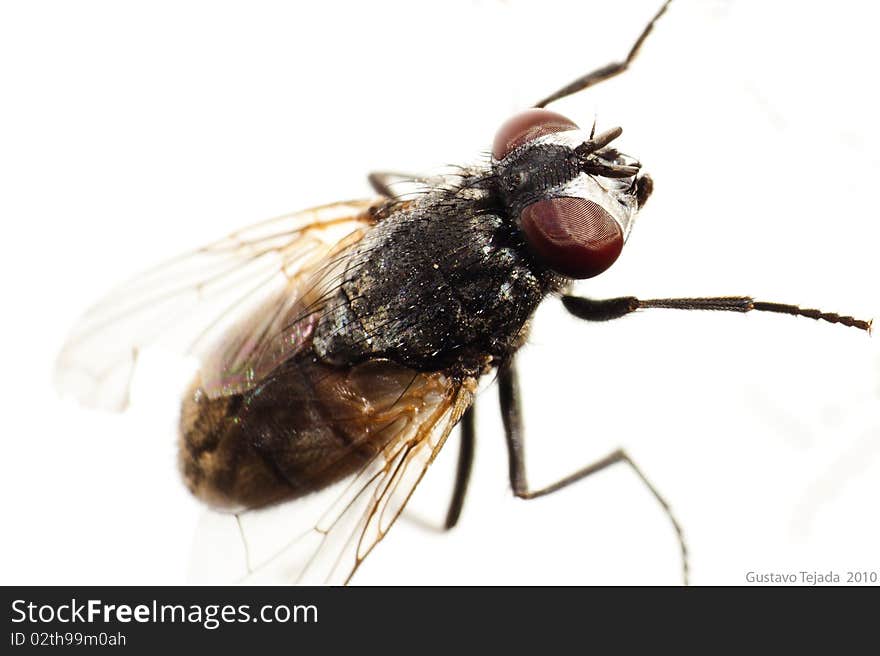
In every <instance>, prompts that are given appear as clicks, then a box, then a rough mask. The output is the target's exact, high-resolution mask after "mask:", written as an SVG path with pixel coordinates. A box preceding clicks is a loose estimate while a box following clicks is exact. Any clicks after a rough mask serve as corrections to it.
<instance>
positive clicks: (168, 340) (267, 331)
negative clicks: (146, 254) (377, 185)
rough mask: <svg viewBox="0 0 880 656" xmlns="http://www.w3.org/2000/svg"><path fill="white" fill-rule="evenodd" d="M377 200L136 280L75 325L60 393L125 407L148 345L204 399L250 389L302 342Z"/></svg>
mask: <svg viewBox="0 0 880 656" xmlns="http://www.w3.org/2000/svg"><path fill="white" fill-rule="evenodd" d="M382 202H383V201H382V200H361V201H350V202H343V203H335V204H332V205H325V206H322V207H318V208H315V209H311V210H306V211H304V212H297V213H294V214H289V215H285V216H281V217H277V218H275V219H270V220H269V221H265V222H263V223H259V224H257V225H254V226H252V227H250V228H245V229H243V230H240V231H237V232H234V233H232V234H231V235H229V236H228V237H226V238H224V239H221V240H219V241H216V242H214V243H212V244H209V245H207V246H205V247H203V248H200V249H198V250H195V251H192V252H190V253H187V254H185V255H182V256H180V257H177V258H174V259H173V260H170V261H168V262H166V263H165V264H162V265H160V266H158V267H156V268H154V269H152V270H149V271H146V272H144V273H142V274H141V275H140V276H137V277H135V278H134V279H133V280H131V281H129V282H128V283H126V284H124V285H122V286H121V287H120V288H118V289H116V290H115V291H114V292H112V293H111V294H109V295H108V296H107V297H105V298H104V299H103V300H102V301H100V302H99V303H98V304H97V305H95V306H94V307H92V308H91V309H90V310H89V311H88V312H87V313H86V314H85V315H84V316H83V317H82V318H81V319H80V321H79V322H78V324H77V325H76V326H75V327H74V329H73V331H72V333H71V335H70V336H69V338H68V341H67V343H66V344H65V345H64V347H63V349H62V351H61V353H60V354H59V356H58V360H57V363H56V369H55V383H56V386H57V388H58V389H59V390H60V391H61V392H62V393H69V394H72V395H73V396H75V397H76V398H77V399H78V400H80V401H81V402H82V403H84V404H86V405H90V406H93V407H98V408H104V409H110V410H122V409H124V408H125V407H126V406H127V405H128V391H129V385H130V382H131V376H132V373H133V371H134V366H135V364H136V362H137V358H138V354H139V352H140V351H141V350H142V349H143V348H145V347H148V346H152V345H161V346H164V347H167V348H170V349H172V350H173V351H175V352H178V353H181V354H186V355H193V356H195V357H196V358H197V359H198V360H199V362H200V365H201V370H200V376H201V380H202V383H203V386H204V391H205V393H207V394H208V395H209V396H212V397H216V396H222V395H225V394H231V393H235V392H240V391H243V390H245V389H248V388H250V387H252V386H253V385H254V384H256V383H257V382H259V380H260V378H261V377H262V376H264V375H265V374H266V373H267V372H268V371H270V370H271V369H272V368H274V366H275V365H277V364H278V363H279V362H281V361H283V360H284V359H285V358H286V357H288V356H290V355H292V354H293V353H295V352H296V351H297V349H298V348H299V347H300V346H301V345H302V344H303V343H304V341H306V340H307V338H308V336H309V334H310V330H311V328H312V327H313V324H314V321H315V320H316V317H317V316H318V314H319V312H320V310H321V308H322V307H323V304H324V303H325V302H326V300H327V298H328V294H330V293H331V292H332V287H333V285H334V281H336V280H337V279H338V277H339V274H340V272H341V271H342V270H343V269H344V265H345V261H346V260H345V258H346V255H347V254H348V251H349V249H350V248H351V247H352V246H353V245H354V244H355V243H357V242H358V241H359V240H360V239H361V238H362V237H363V235H364V234H365V232H366V231H367V230H368V229H369V227H370V226H371V225H373V224H374V223H375V221H376V219H375V216H376V215H375V212H374V210H375V208H376V207H378V206H379V205H380V204H382Z"/></svg>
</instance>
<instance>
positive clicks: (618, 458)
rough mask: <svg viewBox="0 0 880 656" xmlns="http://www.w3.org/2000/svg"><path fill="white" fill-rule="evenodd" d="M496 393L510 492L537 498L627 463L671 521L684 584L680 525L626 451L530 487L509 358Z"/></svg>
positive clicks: (684, 548)
mask: <svg viewBox="0 0 880 656" xmlns="http://www.w3.org/2000/svg"><path fill="white" fill-rule="evenodd" d="M498 397H499V401H500V404H501V419H502V421H503V422H504V434H505V437H506V439H507V452H508V460H509V465H510V485H511V487H512V488H513V493H514V494H515V495H516V496H517V497H519V498H520V499H537V498H538V497H542V496H545V495H547V494H551V493H552V492H556V491H557V490H561V489H562V488H564V487H568V486H569V485H571V484H572V483H576V482H577V481H580V480H582V479H584V478H586V477H588V476H590V475H591V474H595V473H597V472H600V471H602V470H603V469H606V468H607V467H610V466H611V465H614V464H617V463H623V464H626V465H629V467H630V469H632V470H633V471H634V472H635V473H636V476H638V477H639V478H640V479H641V481H642V483H644V484H645V486H646V487H647V488H648V489H649V490H650V491H651V494H652V495H654V498H655V499H656V500H657V502H658V503H659V504H660V506H661V507H662V508H663V510H664V512H665V513H666V516H667V517H668V518H669V521H670V523H671V524H672V528H673V529H674V530H675V535H676V537H677V538H678V545H679V548H680V550H681V572H682V579H683V581H684V584H685V585H687V584H688V574H689V570H688V551H687V545H686V544H685V541H684V532H683V531H682V529H681V525H680V524H679V523H678V520H677V519H676V518H675V516H674V515H673V514H672V509H671V508H670V507H669V504H668V503H667V502H666V500H665V499H664V498H663V497H662V496H661V495H660V493H659V492H658V491H657V488H655V487H654V486H653V485H652V484H651V482H650V481H649V480H648V479H647V477H646V476H645V475H644V474H643V473H642V471H641V470H640V469H639V468H638V466H637V465H636V464H635V463H634V462H633V460H632V459H631V458H630V457H629V455H628V454H627V453H626V451H624V450H623V449H617V450H615V451H613V452H612V453H609V454H608V455H607V456H605V457H604V458H602V459H601V460H597V461H596V462H594V463H592V464H590V465H587V466H586V467H583V468H581V469H579V470H577V471H576V472H574V473H573V474H570V475H568V476H566V477H565V478H563V479H561V480H559V481H557V482H556V483H553V484H552V485H548V486H546V487H542V488H540V489H537V490H530V489H529V484H528V479H527V478H526V460H525V447H524V443H523V427H522V413H521V410H520V394H519V383H518V380H517V374H516V368H515V365H514V363H513V361H511V362H510V363H508V365H507V366H505V367H502V368H501V370H500V371H499V372H498Z"/></svg>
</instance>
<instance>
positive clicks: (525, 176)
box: [492, 109, 652, 278]
mask: <svg viewBox="0 0 880 656" xmlns="http://www.w3.org/2000/svg"><path fill="white" fill-rule="evenodd" d="M620 133H621V129H620V128H614V129H611V130H608V131H606V132H603V133H600V134H593V133H592V132H586V131H583V130H581V129H579V128H578V126H577V125H576V124H575V123H574V122H572V121H571V120H570V119H568V118H566V117H564V116H561V115H560V114H556V113H555V112H551V111H548V110H546V109H531V110H528V111H525V112H523V113H521V114H517V115H516V116H514V117H513V118H511V119H510V120H508V121H507V122H506V123H504V124H503V125H502V126H501V128H500V129H499V130H498V132H497V134H496V135H495V141H494V143H493V146H492V169H493V174H494V178H495V179H496V180H497V181H498V182H497V184H498V193H499V194H500V195H501V198H502V200H503V203H504V205H505V206H506V208H507V211H508V213H509V215H510V216H512V217H514V220H515V221H517V225H518V227H519V228H520V229H521V230H522V232H523V234H524V236H525V240H526V243H527V244H528V247H529V249H530V250H531V251H532V253H533V254H534V255H535V256H536V257H537V258H539V259H540V260H541V261H542V262H543V263H544V264H545V265H546V266H548V267H549V268H550V269H552V270H554V271H556V272H557V273H560V274H562V275H564V276H567V277H569V278H592V277H593V276H596V275H599V274H600V273H602V272H603V271H605V270H606V269H607V268H608V267H610V266H611V265H612V264H613V263H614V261H615V260H617V258H618V256H619V255H620V252H621V250H622V249H623V244H624V242H625V241H626V239H627V237H628V236H629V232H630V229H631V227H632V222H633V219H634V217H635V215H636V213H637V212H638V211H639V209H641V207H642V206H643V205H644V204H645V201H646V200H647V199H648V196H650V194H651V189H652V183H651V178H650V177H648V176H647V175H646V174H644V173H642V172H641V165H640V164H639V163H638V161H636V160H634V159H633V158H631V157H628V156H626V155H624V154H622V153H620V152H618V151H617V150H616V149H614V148H612V147H611V146H610V145H609V144H610V143H611V142H612V141H613V140H614V139H616V138H617V137H618V136H619V135H620Z"/></svg>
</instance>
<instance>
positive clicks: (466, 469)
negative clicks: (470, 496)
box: [443, 405, 477, 531]
mask: <svg viewBox="0 0 880 656" xmlns="http://www.w3.org/2000/svg"><path fill="white" fill-rule="evenodd" d="M459 425H460V426H461V442H460V444H459V447H458V448H459V451H458V469H457V470H456V473H455V487H454V488H453V490H452V499H450V501H449V510H448V511H447V512H446V522H445V523H444V524H443V528H444V529H446V530H447V531H448V530H449V529H451V528H453V527H454V526H455V525H456V524H457V523H458V518H459V517H460V516H461V509H462V507H463V506H464V498H465V495H466V494H467V488H468V483H469V482H470V478H471V469H472V468H473V464H474V441H475V437H476V434H477V430H476V422H475V416H474V406H473V405H471V407H470V408H468V409H467V412H465V413H464V416H463V417H462V418H461V422H460V423H459Z"/></svg>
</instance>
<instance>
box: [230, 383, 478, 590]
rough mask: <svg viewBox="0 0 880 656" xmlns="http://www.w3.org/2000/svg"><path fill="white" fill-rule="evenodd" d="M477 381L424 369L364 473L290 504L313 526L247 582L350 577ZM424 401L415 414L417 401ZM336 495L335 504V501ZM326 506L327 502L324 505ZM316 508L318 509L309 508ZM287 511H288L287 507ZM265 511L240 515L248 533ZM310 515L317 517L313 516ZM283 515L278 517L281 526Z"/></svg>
mask: <svg viewBox="0 0 880 656" xmlns="http://www.w3.org/2000/svg"><path fill="white" fill-rule="evenodd" d="M475 387H476V383H475V381H474V380H472V379H469V380H466V381H465V382H464V384H460V383H457V382H456V383H453V382H452V381H450V380H448V379H446V378H445V376H442V375H441V374H419V375H418V376H417V378H416V379H414V380H413V381H412V383H411V384H410V385H409V386H408V388H407V389H406V391H405V393H404V394H403V396H402V399H403V400H402V401H401V402H400V403H397V404H395V407H396V408H397V409H398V412H397V416H396V417H395V418H394V419H392V420H391V421H392V422H394V423H395V425H397V428H396V429H395V432H394V435H393V437H392V438H391V439H390V440H388V442H387V443H386V445H385V446H384V448H383V449H382V451H381V452H380V453H378V454H377V455H376V456H375V457H373V458H372V459H371V460H370V461H369V462H368V463H367V464H366V465H364V466H363V467H362V468H361V469H360V470H359V471H358V472H357V473H356V474H354V475H353V476H350V477H349V478H347V479H346V480H344V481H342V482H341V483H340V484H338V485H336V486H334V487H333V488H330V489H328V490H326V491H324V492H322V493H318V494H316V495H312V497H311V498H310V497H306V498H304V499H302V500H297V501H293V502H290V503H289V504H287V508H286V511H287V512H288V515H287V516H288V518H289V519H290V520H291V521H292V522H293V523H295V524H297V525H298V526H303V524H304V523H305V522H306V521H308V522H311V525H310V526H306V527H305V530H300V531H298V532H294V533H291V532H290V530H289V527H288V532H287V533H286V535H293V539H292V540H290V541H289V542H288V543H287V544H286V545H284V546H283V547H282V548H281V549H280V550H277V551H276V552H275V553H274V554H272V555H270V556H268V557H265V558H262V559H260V558H257V559H255V560H254V561H253V562H252V563H251V566H252V567H251V570H250V572H249V574H248V576H247V577H246V578H245V579H244V581H243V582H246V583H260V582H275V583H277V582H287V583H310V584H343V583H347V582H348V580H349V579H350V578H351V576H352V575H353V574H354V572H355V570H357V568H358V566H359V565H360V564H361V562H363V560H364V559H365V558H366V557H367V556H368V555H369V553H370V552H371V551H372V550H373V548H374V547H375V546H376V545H377V544H378V543H379V542H380V541H381V540H382V538H384V537H385V535H386V534H387V533H388V531H389V529H390V528H391V526H392V525H393V524H394V522H395V520H396V519H397V518H398V517H399V516H400V513H401V512H402V510H403V508H404V506H405V505H406V503H407V502H408V501H409V499H410V497H411V496H412V493H413V491H414V490H415V488H416V486H417V485H418V483H419V481H421V479H422V477H423V476H424V474H425V472H426V470H427V468H428V466H429V465H430V464H431V462H433V460H434V458H435V457H436V455H437V454H438V453H439V451H440V449H441V447H442V446H443V444H444V443H445V441H446V438H447V437H448V436H449V433H450V431H451V430H452V428H453V427H454V426H455V424H456V423H457V422H458V420H459V419H460V418H461V416H462V415H463V414H464V412H465V410H466V409H467V408H468V407H469V406H470V404H471V403H472V401H473V390H474V389H475ZM413 399H419V400H420V402H419V406H418V409H417V410H416V411H415V412H413V409H412V408H413V406H412V403H411V401H412V400H413ZM328 498H329V499H330V504H329V506H328V505H327V499H328ZM322 503H323V504H324V505H323V506H322V505H321V504H322ZM309 509H310V510H311V514H309ZM283 510H284V509H282V511H283ZM262 512H263V511H254V512H252V513H245V514H243V515H241V516H240V522H241V526H242V535H243V536H244V537H245V539H246V540H247V539H248V535H249V534H250V531H251V529H252V528H253V529H254V531H258V530H259V528H258V527H256V528H254V527H252V526H251V522H252V521H256V522H257V523H258V522H259V518H254V517H253V515H259V514H260V513H262ZM305 517H309V519H308V520H305V519H304V518H305ZM281 521H282V520H279V519H277V518H276V519H275V520H274V526H275V530H277V528H278V526H279V523H280V522H281Z"/></svg>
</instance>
